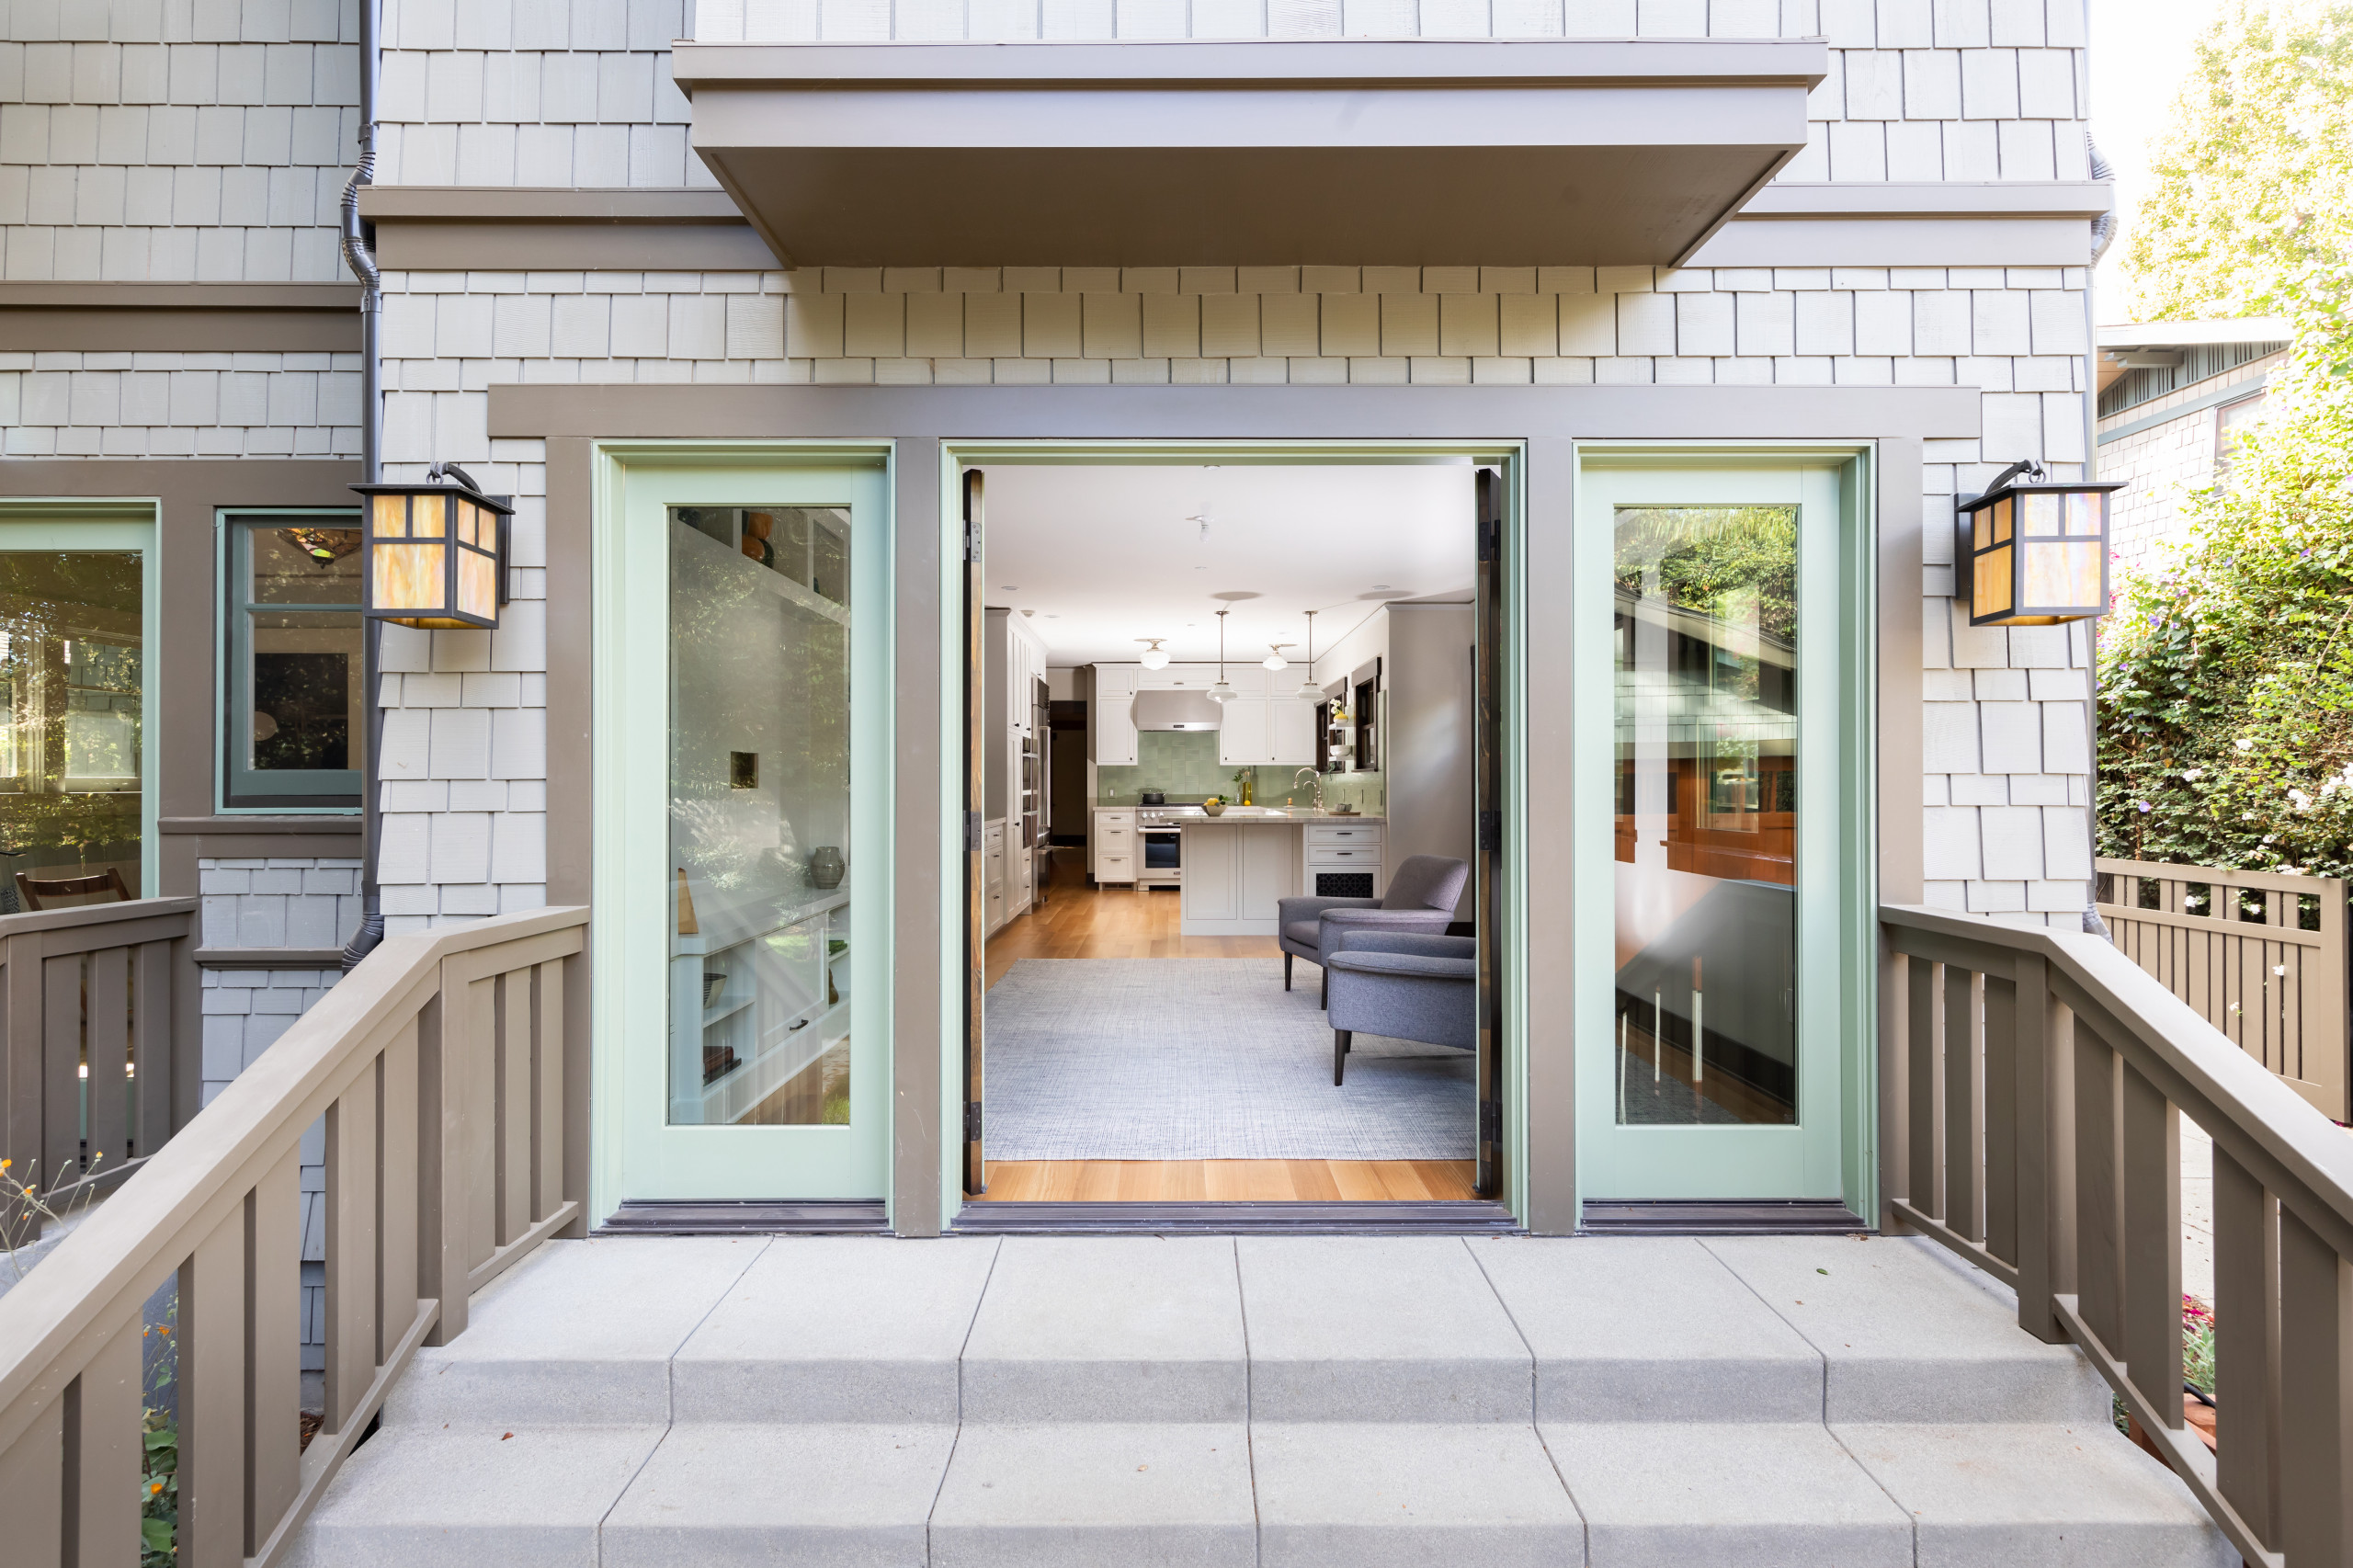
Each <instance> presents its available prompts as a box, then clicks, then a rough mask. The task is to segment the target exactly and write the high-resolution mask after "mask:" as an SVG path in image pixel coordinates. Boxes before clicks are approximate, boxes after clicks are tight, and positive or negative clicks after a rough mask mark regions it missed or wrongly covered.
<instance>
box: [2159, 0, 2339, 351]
mask: <svg viewBox="0 0 2353 1568" xmlns="http://www.w3.org/2000/svg"><path fill="white" fill-rule="evenodd" d="M2153 153H2154V158H2153V163H2152V167H2151V173H2152V175H2153V176H2154V183H2153V187H2152V189H2151V191H2150V194H2149V196H2148V198H2147V199H2146V200H2145V201H2144V202H2143V204H2142V206H2141V208H2140V210H2138V211H2137V212H2135V213H2134V214H2133V215H2132V216H2131V221H2130V224H2129V227H2128V233H2127V239H2126V250H2125V270H2126V271H2127V273H2128V274H2129V275H2130V276H2131V278H2132V280H2133V283H2134V286H2135V288H2136V290H2137V291H2138V293H2139V296H2140V319H2141V320H2143V321H2185V320H2198V319H2201V318H2205V317H2212V316H2239V315H2250V314H2256V313H2260V312H2264V311H2265V310H2266V309H2267V308H2268V306H2267V303H2266V301H2271V300H2274V299H2275V298H2276V297H2277V295H2278V294H2279V290H2280V288H2281V287H2282V285H2283V284H2285V283H2286V282H2287V280H2289V279H2290V278H2296V277H2298V276H2301V275H2302V274H2303V273H2304V272H2305V270H2306V269H2307V268H2309V267H2314V266H2319V267H2333V266H2336V265H2341V264H2342V263H2343V262H2345V261H2346V260H2347V259H2348V258H2353V243H2348V242H2353V0H2271V3H2266V0H2222V5H2221V6H2219V7H2218V8H2217V12H2216V15H2215V17H2214V20H2213V22H2212V23H2211V25H2210V26H2209V28H2208V29H2207V31H2206V33H2205V36H2204V37H2203V38H2201V39H2200V40H2199V43H2198V45H2197V56H2196V62H2195V64H2194V66H2193V67H2192V69H2191V71H2190V73H2189V74H2188V78H2187V80H2186V81H2185V82H2184V84H2183V85H2182V89H2181V94H2180V97H2178V98H2177V100H2176V103H2175V105H2174V114H2173V119H2172V123H2171V125H2170V127H2169V128H2168V130H2167V131H2166V132H2165V135H2164V136H2163V137H2162V138H2161V139H2160V140H2159V141H2158V142H2157V145H2156V146H2155V147H2154V149H2153Z"/></svg>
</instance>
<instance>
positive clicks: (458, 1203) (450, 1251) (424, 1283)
mask: <svg viewBox="0 0 2353 1568" xmlns="http://www.w3.org/2000/svg"><path fill="white" fill-rule="evenodd" d="M457 1000H458V999H457V998H456V997H453V996H451V995H449V993H448V992H447V991H446V990H445V991H443V992H442V993H440V994H438V995H436V996H434V997H433V998H432V999H430V1000H429V1001H427V1002H426V1004H425V1006H424V1007H422V1008H421V1009H419V1010H418V1012H417V1015H416V1053H417V1054H416V1061H417V1074H416V1103H417V1121H416V1129H417V1138H416V1158H417V1167H416V1224H417V1239H416V1290H417V1294H418V1295H419V1296H421V1297H428V1298H432V1299H435V1300H438V1301H439V1302H440V1314H439V1316H438V1317H437V1318H436V1319H435V1321H434V1324H433V1331H432V1333H430V1334H429V1335H426V1341H425V1342H426V1344H427V1345H447V1344H449V1341H451V1340H452V1339H455V1338H456V1337H457V1336H458V1335H460V1334H463V1333H464V1332H465V1331H466V1301H467V1299H468V1294H469V1292H468V1291H467V1289H466V1277H467V1274H468V1273H469V1271H470V1266H469V1265H468V1264H467V1262H466V1218H465V1203H466V1191H465V1183H464V1179H463V1177H462V1176H461V1175H460V1170H459V1163H458V1162H459V1153H458V1152H459V1150H460V1149H461V1148H462V1147H463V1146H464V1142H465V1118H466V1103H465V1092H464V1085H463V1080H462V1078H461V1076H460V1074H459V1072H458V1070H457V1065H456V1063H455V1062H453V1061H452V1060H451V1057H452V1055H453V1054H454V1052H455V1048H456V1046H457V1043H458V1042H457V1040H456V1039H455V1038H453V1037H455V1036H457V1035H459V1034H460V1029H459V1028H457V1027H456V1026H455V1019H456V1018H457V1017H458V1016H459V1015H460V1013H462V1012H463V1010H464V1009H463V1008H461V1007H460V1006H457V1005H456V1003H457Z"/></svg>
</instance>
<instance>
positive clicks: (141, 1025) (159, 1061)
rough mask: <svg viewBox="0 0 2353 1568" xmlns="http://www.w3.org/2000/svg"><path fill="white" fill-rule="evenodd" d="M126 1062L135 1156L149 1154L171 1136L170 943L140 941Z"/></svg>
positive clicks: (173, 1008) (133, 974)
mask: <svg viewBox="0 0 2353 1568" xmlns="http://www.w3.org/2000/svg"><path fill="white" fill-rule="evenodd" d="M131 984H132V990H131V1012H132V1017H131V1069H132V1076H133V1080H134V1081H135V1082H136V1083H137V1084H138V1085H139V1096H138V1104H139V1113H138V1120H137V1121H136V1122H135V1123H134V1124H133V1126H132V1136H133V1137H134V1138H136V1139H137V1141H138V1146H139V1153H142V1154H152V1153H154V1152H155V1151H156V1150H158V1149H160V1148H162V1147H163V1146H164V1141H165V1139H167V1138H169V1137H170V1136H171V1135H172V1079H173V1076H174V1073H173V1062H172V1030H173V1028H174V1027H175V1017H174V1015H175V1012H176V1006H175V1001H174V997H173V994H172V944H171V943H169V942H142V943H140V944H139V956H138V961H137V963H136V964H135V966H134V967H133V969H132V971H131Z"/></svg>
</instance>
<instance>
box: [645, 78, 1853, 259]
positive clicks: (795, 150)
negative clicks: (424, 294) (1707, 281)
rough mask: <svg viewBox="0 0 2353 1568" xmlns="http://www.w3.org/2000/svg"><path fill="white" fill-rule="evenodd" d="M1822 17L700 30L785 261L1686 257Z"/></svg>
mask: <svg viewBox="0 0 2353 1568" xmlns="http://www.w3.org/2000/svg"><path fill="white" fill-rule="evenodd" d="M1828 58H1829V57H1828V48H1827V46H1826V45H1825V44H1824V42H1822V41H1821V40H1738V41H1731V40H1643V41H1598V42H1593V41H1575V42H1570V41H1563V40H1536V41H1528V42H1518V41H1514V42H1504V41H1492V40H1476V41H1444V42H1432V41H1427V40H1407V41H1388V40H1347V41H1318V42H1247V43H1193V42H1149V43H1117V44H1093V43H1074V44H1051V43H1017V44H972V43H944V44H920V43H887V44H688V43H682V44H680V45H678V46H677V48H676V51H674V52H673V54H672V56H671V71H672V74H674V75H675V76H676V79H677V83H678V85H679V87H680V88H681V89H682V90H683V91H684V92H685V93H686V94H687V95H688V97H690V98H691V99H692V100H693V117H694V118H693V136H694V146H695V150H696V151H697V152H698V153H699V154H700V155H701V157H702V159H703V161H704V162H705V163H706V164H707V165H710V169H711V171H712V173H713V174H714V175H716V176H718V179H719V181H720V183H721V184H722V186H724V187H726V188H727V190H728V191H729V193H730V194H731V195H733V197H734V198H735V199H736V202H737V204H738V205H739V206H740V207H741V208H742V210H743V211H744V213H745V216H746V217H747V218H748V219H749V220H750V221H751V223H752V225H753V227H754V228H755V229H756V230H757V231H758V232H759V233H760V235H761V237H762V238H763V239H765V240H767V243H768V244H769V246H770V247H771V248H772V249H773V250H774V251H775V252H776V254H777V256H779V258H781V259H782V260H783V261H784V263H785V265H787V266H790V267H807V266H814V265H824V266H838V267H874V266H881V265H886V264H888V265H895V266H909V267H918V266H1092V267H1139V266H1171V265H1180V264H1184V263H1188V262H1189V263H1204V262H1249V263H1255V264H1264V265H1285V264H1293V263H1314V262H1329V261H1336V260H1345V261H1348V262H1352V263H1360V264H1368V265H1385V266H1445V265H1456V266H1461V265H1476V264H1482V263H1483V264H1485V265H1488V266H1506V265H1518V266H1527V265H1531V264H1539V265H1540V264H1552V265H1557V266H1581V265H1583V266H1589V265H1593V264H1596V263H1633V264H1639V263H1643V262H1654V263H1658V264H1662V265H1669V266H1672V265H1675V264H1677V263H1679V262H1681V261H1683V260H1684V259H1685V258H1686V257H1688V256H1689V255H1690V254H1691V253H1692V252H1693V251H1694V250H1695V249H1697V248H1698V247H1699V244H1701V243H1702V242H1703V241H1705V240H1706V239H1707V238H1708V236H1709V235H1711V234H1712V233H1714V232H1715V231H1716V229H1717V228H1718V227H1719V226H1720V225H1721V224H1722V223H1723V222H1724V221H1725V220H1726V219H1728V218H1729V217H1731V216H1732V214H1733V212H1735V211H1737V210H1739V208H1740V207H1741V205H1742V203H1743V202H1745V200H1746V199H1748V198H1749V197H1750V196H1751V195H1753V194H1754V193H1755V192H1756V190H1757V189H1758V188H1759V187H1762V186H1763V185H1764V184H1765V182H1766V181H1767V180H1768V179H1770V178H1771V177H1772V176H1773V175H1774V173H1775V172H1776V171H1778V170H1779V168H1780V167H1781V165H1783V164H1785V163H1787V162H1788V161H1789V159H1790V157H1792V156H1793V155H1795V154H1796V153H1797V152H1798V151H1799V150H1801V149H1802V148H1803V147H1804V145H1805V135H1806V119H1805V103H1806V93H1807V90H1808V89H1809V88H1811V87H1812V86H1813V85H1815V84H1816V83H1818V82H1820V81H1821V80H1822V78H1823V76H1824V74H1825V73H1826V71H1827V70H1828Z"/></svg>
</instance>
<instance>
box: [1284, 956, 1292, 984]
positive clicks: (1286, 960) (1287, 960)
mask: <svg viewBox="0 0 2353 1568" xmlns="http://www.w3.org/2000/svg"><path fill="white" fill-rule="evenodd" d="M1290 960H1291V955H1290V954H1289V953H1285V954H1284V955H1283V989H1284V990H1286V991H1288V990H1290Z"/></svg>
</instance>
